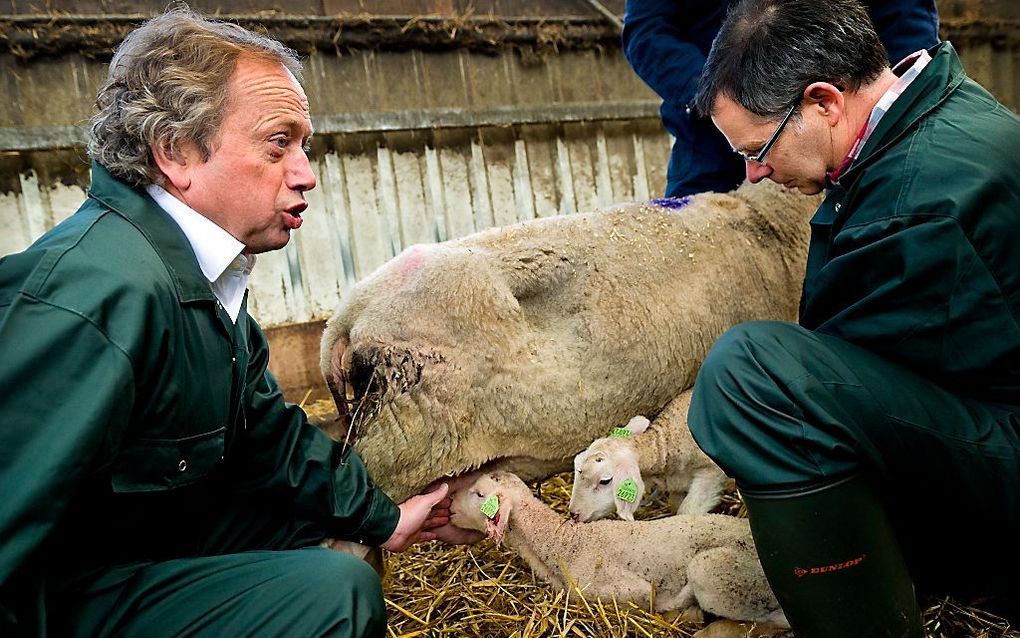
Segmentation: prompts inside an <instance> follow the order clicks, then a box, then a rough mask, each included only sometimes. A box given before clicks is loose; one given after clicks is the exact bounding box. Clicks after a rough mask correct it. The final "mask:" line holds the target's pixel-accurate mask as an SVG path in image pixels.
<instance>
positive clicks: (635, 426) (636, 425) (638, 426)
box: [623, 415, 651, 434]
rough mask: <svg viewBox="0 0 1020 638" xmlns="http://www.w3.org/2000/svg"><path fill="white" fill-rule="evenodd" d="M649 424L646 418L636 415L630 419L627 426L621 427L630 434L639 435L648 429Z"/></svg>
mask: <svg viewBox="0 0 1020 638" xmlns="http://www.w3.org/2000/svg"><path fill="white" fill-rule="evenodd" d="M650 423H651V421H649V420H648V419H647V418H645V417H643V416H641V415H638V416H636V417H634V418H632V419H631V420H630V421H629V422H628V423H627V425H625V426H623V427H625V428H627V429H628V430H630V433H631V434H641V433H642V432H644V431H645V430H647V429H648V425H649V424H650Z"/></svg>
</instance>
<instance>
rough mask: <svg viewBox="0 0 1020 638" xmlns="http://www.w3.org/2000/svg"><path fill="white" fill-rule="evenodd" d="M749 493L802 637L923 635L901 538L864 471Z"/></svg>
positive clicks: (769, 561) (774, 578) (761, 549)
mask: <svg viewBox="0 0 1020 638" xmlns="http://www.w3.org/2000/svg"><path fill="white" fill-rule="evenodd" d="M743 497H744V502H745V503H747V509H748V512H749V514H750V519H751V532H752V534H753V535H754V542H755V545H756V546H757V550H758V557H759V558H760V560H761V563H762V567H763V568H764V569H765V575H766V576H767V577H768V580H769V584H770V585H771V586H772V590H773V591H774V592H775V594H776V598H778V599H779V602H780V604H781V605H782V607H783V611H785V612H786V617H787V619H789V621H790V625H791V626H792V627H793V630H794V633H795V634H796V636H797V638H921V636H922V630H921V613H920V610H919V609H918V605H917V600H916V597H915V595H914V587H913V583H912V581H911V578H910V574H909V573H908V571H907V566H906V563H905V562H904V559H903V555H902V553H901V551H900V548H899V543H898V542H897V540H896V538H895V536H894V535H893V531H892V528H891V526H890V524H889V521H888V517H887V516H886V514H885V511H884V510H883V508H882V504H881V501H880V500H879V499H878V497H877V496H876V495H875V492H874V490H873V489H872V488H871V487H870V486H869V485H868V484H867V483H866V482H865V481H864V480H863V479H861V478H857V477H855V478H850V479H847V480H844V481H841V482H838V483H835V484H830V485H827V486H824V487H820V488H816V489H809V490H804V491H801V492H796V493H782V494H778V493H760V492H759V493H747V492H744V493H743Z"/></svg>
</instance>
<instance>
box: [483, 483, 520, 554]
mask: <svg viewBox="0 0 1020 638" xmlns="http://www.w3.org/2000/svg"><path fill="white" fill-rule="evenodd" d="M497 496H498V497H499V509H497V510H496V513H495V514H494V515H493V516H492V518H490V519H488V520H486V521H485V531H486V533H487V534H488V535H489V538H491V539H492V540H494V541H496V545H500V544H502V543H503V536H504V535H505V534H506V526H507V524H508V523H509V522H510V510H512V509H513V506H514V504H513V502H512V501H511V500H510V497H509V496H507V495H505V494H503V493H497Z"/></svg>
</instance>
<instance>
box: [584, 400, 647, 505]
mask: <svg viewBox="0 0 1020 638" xmlns="http://www.w3.org/2000/svg"><path fill="white" fill-rule="evenodd" d="M647 427H648V419H646V418H644V417H634V418H633V419H631V421H630V423H628V424H627V426H626V427H625V428H621V430H623V432H627V433H628V435H625V436H608V437H605V438H601V439H596V440H595V441H593V442H592V444H591V445H589V446H588V449H586V450H584V451H583V452H581V453H579V454H578V455H577V456H575V457H574V487H573V489H572V490H571V492H570V515H571V516H572V517H573V518H574V520H575V521H579V522H581V523H587V522H590V521H597V520H599V519H603V518H606V517H607V516H609V515H610V514H612V513H614V512H615V513H616V514H617V516H619V517H620V518H622V519H624V520H627V521H632V520H634V511H635V510H637V507H638V505H639V504H640V502H641V495H642V494H644V491H645V484H644V481H643V480H642V479H641V470H640V469H639V467H638V454H637V450H636V449H635V448H634V443H633V441H631V439H630V436H632V435H635V434H640V433H641V432H644V431H645V429H646V428H647Z"/></svg>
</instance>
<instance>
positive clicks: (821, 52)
mask: <svg viewBox="0 0 1020 638" xmlns="http://www.w3.org/2000/svg"><path fill="white" fill-rule="evenodd" d="M886 67H888V58H887V57H886V52H885V47H884V46H882V42H881V40H879V38H878V34H876V33H875V28H874V26H872V24H871V19H870V18H869V17H868V12H867V11H866V10H865V8H864V7H863V6H862V5H861V4H860V3H859V2H857V0H743V2H740V3H738V4H736V5H734V6H733V7H732V8H731V9H730V10H729V12H728V13H727V15H726V20H725V21H724V22H723V25H722V27H721V28H720V29H719V34H718V35H717V36H716V38H715V40H714V41H713V42H712V50H711V51H710V52H709V54H708V59H707V60H706V62H705V68H704V70H703V71H702V73H701V81H700V82H699V84H698V92H697V95H696V96H695V98H694V106H695V108H696V109H697V111H698V112H699V113H700V114H702V115H705V116H708V115H710V114H711V113H712V107H713V104H714V103H715V100H716V98H717V97H718V96H719V95H725V96H726V97H728V98H730V99H732V100H733V101H734V102H736V103H737V104H739V105H740V106H742V107H744V108H745V109H747V110H748V111H750V112H751V113H754V114H756V115H760V116H762V117H766V118H768V119H770V120H776V119H779V118H781V117H783V116H784V115H785V114H786V112H787V111H788V110H789V109H790V107H791V106H792V105H793V104H795V103H796V102H797V101H798V100H799V98H800V96H801V94H803V92H804V89H806V88H807V87H808V86H810V85H811V84H812V83H813V82H829V83H830V84H834V85H836V86H839V87H842V88H844V89H849V90H851V91H855V90H857V89H859V88H860V87H861V86H865V85H867V84H869V83H870V82H872V81H873V80H875V79H876V78H877V77H878V76H879V75H880V74H881V73H882V70H883V69H885V68H886Z"/></svg>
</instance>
